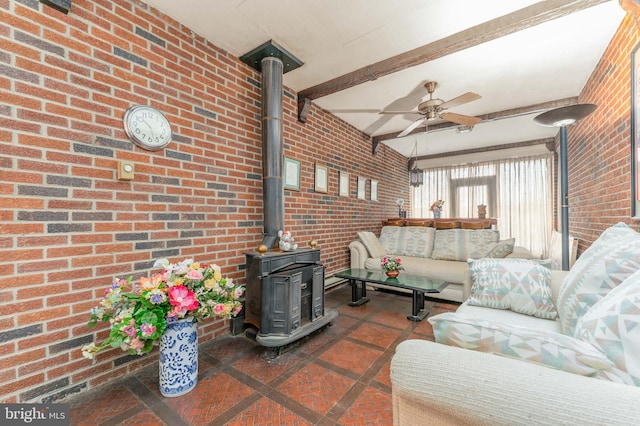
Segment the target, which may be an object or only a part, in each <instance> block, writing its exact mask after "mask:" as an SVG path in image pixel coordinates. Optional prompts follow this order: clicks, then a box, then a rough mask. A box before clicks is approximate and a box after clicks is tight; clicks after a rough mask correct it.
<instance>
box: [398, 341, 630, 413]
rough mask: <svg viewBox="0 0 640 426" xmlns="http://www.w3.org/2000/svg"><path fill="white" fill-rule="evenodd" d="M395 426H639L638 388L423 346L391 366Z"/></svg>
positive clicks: (407, 346) (405, 349) (408, 348)
mask: <svg viewBox="0 0 640 426" xmlns="http://www.w3.org/2000/svg"><path fill="white" fill-rule="evenodd" d="M391 384H392V399H393V421H394V423H393V424H394V425H395V426H399V425H424V424H425V419H428V420H429V423H430V424H443V425H449V424H451V425H465V424H467V425H471V424H473V425H483V424H487V425H489V424H491V425H498V424H500V425H507V424H508V425H516V424H522V425H531V424H545V425H558V424H581V425H596V424H598V425H603V424H606V425H614V424H629V425H631V424H640V404H638V401H640V388H638V387H635V386H629V385H623V384H617V383H613V382H608V381H605V380H599V379H594V378H590V377H584V376H579V375H576V374H571V373H567V372H564V371H560V370H554V369H552V368H548V367H543V366H539V365H536V364H532V363H529V362H524V361H518V360H514V359H509V358H505V357H501V356H497V355H493V354H487V353H482V352H477V351H472V350H467V349H462V348H457V347H451V346H446V345H441V344H438V343H433V342H429V341H426V340H406V341H404V342H402V343H400V344H399V345H398V347H397V348H396V353H395V355H394V356H393V358H392V361H391Z"/></svg>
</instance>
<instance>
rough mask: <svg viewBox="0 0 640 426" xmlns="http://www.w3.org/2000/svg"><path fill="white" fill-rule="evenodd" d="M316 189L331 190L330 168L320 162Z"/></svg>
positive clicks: (321, 190)
mask: <svg viewBox="0 0 640 426" xmlns="http://www.w3.org/2000/svg"><path fill="white" fill-rule="evenodd" d="M315 190H316V192H323V193H327V192H329V169H328V168H327V166H322V165H320V164H318V163H316V175H315Z"/></svg>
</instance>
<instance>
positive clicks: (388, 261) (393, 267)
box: [380, 256, 404, 271]
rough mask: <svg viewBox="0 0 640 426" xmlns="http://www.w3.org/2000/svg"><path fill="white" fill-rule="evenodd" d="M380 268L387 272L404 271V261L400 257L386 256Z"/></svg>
mask: <svg viewBox="0 0 640 426" xmlns="http://www.w3.org/2000/svg"><path fill="white" fill-rule="evenodd" d="M380 266H382V269H384V270H385V271H400V270H401V269H404V268H403V267H402V259H400V258H399V257H389V256H385V257H383V258H382V260H381V261H380Z"/></svg>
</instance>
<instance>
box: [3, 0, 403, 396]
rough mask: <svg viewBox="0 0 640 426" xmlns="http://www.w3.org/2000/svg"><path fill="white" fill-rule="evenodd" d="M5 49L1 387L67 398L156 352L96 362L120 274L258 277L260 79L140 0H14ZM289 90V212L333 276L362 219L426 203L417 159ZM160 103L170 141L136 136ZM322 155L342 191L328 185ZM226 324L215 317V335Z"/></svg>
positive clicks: (290, 222)
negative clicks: (410, 167) (107, 298)
mask: <svg viewBox="0 0 640 426" xmlns="http://www.w3.org/2000/svg"><path fill="white" fill-rule="evenodd" d="M0 45H2V49H1V51H0V99H1V101H0V176H1V179H0V302H1V306H2V308H0V400H1V401H3V402H9V401H43V400H44V401H56V400H60V399H62V398H64V397H66V396H69V395H72V394H74V393H77V392H81V391H83V390H86V389H88V388H91V387H94V386H98V385H100V384H104V383H105V382H107V381H108V380H111V379H114V378H118V377H122V376H123V375H125V374H127V373H128V372H130V371H132V370H134V369H137V368H140V367H142V366H145V365H148V364H150V363H152V362H153V361H155V360H156V359H157V354H155V353H154V354H150V355H148V356H144V357H142V358H138V357H135V358H131V357H128V356H125V355H124V353H122V352H121V351H119V350H112V351H110V352H108V353H105V354H102V355H100V356H99V357H98V359H97V362H96V363H95V364H92V363H91V362H90V361H88V360H85V359H83V358H82V356H81V353H80V347H81V346H82V345H83V344H86V343H88V342H90V341H92V339H93V334H92V333H90V330H89V329H88V328H87V327H86V322H87V320H88V318H89V314H88V312H89V309H90V308H91V307H93V306H94V305H95V304H96V303H97V301H98V299H99V297H101V295H102V291H103V289H104V288H105V287H106V286H108V285H109V284H110V283H111V280H112V278H113V277H114V276H120V277H125V276H127V275H130V274H137V275H142V274H147V273H148V272H149V269H150V267H151V264H152V263H153V261H154V260H155V259H157V258H161V257H169V258H170V259H172V260H182V259H183V258H186V257H194V258H195V259H197V260H199V261H203V262H206V263H211V262H215V263H217V264H219V265H220V266H221V267H222V269H223V272H224V273H225V274H226V275H228V276H231V277H233V278H234V279H236V280H240V281H244V269H243V264H244V256H243V253H245V252H247V251H254V250H255V249H256V248H257V246H258V245H259V244H260V242H261V231H262V182H261V176H262V171H261V162H262V157H261V155H262V154H261V149H262V148H261V146H262V143H261V141H260V133H261V132H260V127H259V126H260V99H259V96H260V87H259V86H260V83H259V82H260V76H259V75H258V74H257V73H256V72H255V71H254V70H252V69H250V68H248V67H246V66H245V65H244V64H242V63H241V62H240V61H239V60H238V59H237V58H236V57H233V56H231V55H230V54H228V53H227V52H225V51H222V50H221V49H219V48H217V47H216V46H215V45H213V44H211V43H209V42H206V41H205V40H203V39H202V38H201V37H200V36H198V35H197V34H195V35H194V34H192V32H191V31H190V29H188V28H184V27H182V26H181V25H179V24H178V23H177V22H175V21H173V20H171V19H170V18H168V17H166V16H163V15H161V14H159V13H158V12H157V11H156V10H154V9H152V8H150V7H149V6H147V5H146V4H143V3H141V2H137V1H129V0H116V1H107V0H94V1H90V0H74V1H73V3H72V6H71V12H70V13H69V14H68V15H64V14H62V13H59V12H57V11H55V10H53V9H51V8H48V7H46V6H43V5H41V4H40V3H39V2H38V1H37V0H21V1H15V0H0ZM302 59H303V60H304V58H302ZM284 98H285V105H284V107H285V124H284V128H285V144H286V145H285V155H286V156H290V157H293V158H296V159H298V160H300V161H301V190H300V191H285V210H286V217H285V225H286V227H287V229H289V230H291V231H292V233H293V236H294V237H295V238H296V240H297V241H298V242H300V243H301V244H306V242H308V241H309V240H311V239H315V240H317V241H318V243H319V247H320V248H321V249H322V260H323V263H325V265H326V266H327V273H328V274H331V273H333V272H336V271H337V270H339V269H342V268H345V267H348V262H349V254H348V248H347V245H348V243H349V242H350V241H351V240H353V239H354V238H355V235H356V231H358V230H363V229H369V230H372V231H377V230H378V229H379V227H380V223H381V220H382V219H383V218H387V217H392V216H395V215H396V206H395V204H394V201H395V199H396V198H398V197H402V198H404V199H407V200H408V199H409V198H410V197H409V188H408V185H407V182H408V174H407V171H406V159H404V158H403V157H402V156H400V155H399V154H397V153H395V152H393V151H391V150H389V149H388V148H386V147H384V146H382V148H381V150H380V152H379V153H378V154H377V155H376V156H372V155H371V141H370V140H369V138H368V137H367V136H366V135H363V134H361V133H359V132H358V131H356V130H355V129H353V128H352V127H350V126H348V125H346V124H345V123H344V122H341V121H340V120H338V119H337V118H335V117H334V116H332V115H330V114H328V113H325V112H323V111H322V110H320V109H319V108H317V107H315V106H314V107H313V108H312V110H311V113H310V115H309V119H308V122H307V123H306V124H302V123H299V122H298V121H297V119H296V117H297V107H296V94H295V93H294V92H292V91H291V90H289V89H287V88H285V96H284ZM147 103H149V104H151V105H154V106H156V107H158V108H159V109H161V110H162V111H163V112H165V114H166V115H167V116H168V118H169V119H170V121H171V122H172V126H173V131H174V138H173V141H172V143H171V144H170V145H169V146H168V147H167V148H166V149H164V150H163V151H159V152H149V151H144V150H142V149H140V148H137V147H134V146H133V145H132V144H131V143H130V142H129V141H128V140H127V138H126V136H125V134H124V131H123V127H122V116H123V114H124V111H125V110H126V109H127V108H128V107H129V106H131V105H134V104H147ZM118 160H129V161H132V162H134V163H135V179H134V180H133V181H131V182H127V181H118V180H117V179H116V164H117V161H118ZM315 162H319V163H320V164H323V165H326V166H328V168H329V189H330V191H329V193H328V194H322V193H316V192H314V190H313V186H314V185H313V182H314V179H313V176H314V163H315ZM339 170H344V171H348V172H350V173H351V196H350V197H349V198H344V197H338V196H337V192H338V189H337V188H338V171H339ZM357 176H363V177H366V178H368V179H375V180H377V181H378V182H379V189H378V190H379V200H380V201H379V202H371V201H362V200H357V199H356V179H357ZM368 191H369V182H368V184H367V193H368ZM227 330H228V324H227V323H225V322H223V321H214V320H211V321H209V322H206V323H204V324H202V325H201V327H200V339H201V340H200V341H201V342H203V341H206V340H209V339H211V338H213V337H214V336H216V335H219V334H221V333H225V332H227ZM104 333H105V330H104V329H103V330H102V331H101V334H102V335H104Z"/></svg>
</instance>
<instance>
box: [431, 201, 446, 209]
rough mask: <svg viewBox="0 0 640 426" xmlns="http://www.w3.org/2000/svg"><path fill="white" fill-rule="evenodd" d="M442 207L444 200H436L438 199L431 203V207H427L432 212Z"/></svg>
mask: <svg viewBox="0 0 640 426" xmlns="http://www.w3.org/2000/svg"><path fill="white" fill-rule="evenodd" d="M442 207H444V200H438V201H434V202H433V203H432V204H431V207H429V210H431V211H432V212H439V211H441V210H442Z"/></svg>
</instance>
